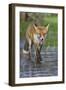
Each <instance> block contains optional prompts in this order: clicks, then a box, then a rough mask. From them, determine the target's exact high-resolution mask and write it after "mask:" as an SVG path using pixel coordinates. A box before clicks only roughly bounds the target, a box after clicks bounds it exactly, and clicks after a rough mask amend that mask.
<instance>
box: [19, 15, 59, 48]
mask: <svg viewBox="0 0 66 90" xmlns="http://www.w3.org/2000/svg"><path fill="white" fill-rule="evenodd" d="M30 23H31V21H20V37H21V38H24V37H25V32H26V29H27V27H28V25H29V24H30ZM47 24H49V31H48V35H47V38H46V40H45V44H44V46H45V47H48V46H53V47H57V45H58V17H57V15H52V16H51V15H50V16H48V15H45V17H44V18H43V20H42V22H41V25H44V26H45V25H47Z"/></svg>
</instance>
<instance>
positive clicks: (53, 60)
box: [20, 40, 58, 78]
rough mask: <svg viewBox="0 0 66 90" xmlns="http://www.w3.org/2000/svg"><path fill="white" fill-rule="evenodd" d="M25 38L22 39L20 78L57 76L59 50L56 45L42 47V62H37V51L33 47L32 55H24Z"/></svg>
mask: <svg viewBox="0 0 66 90" xmlns="http://www.w3.org/2000/svg"><path fill="white" fill-rule="evenodd" d="M23 47H24V40H21V41H20V78H24V77H44V76H57V74H58V60H57V58H58V56H57V54H58V51H57V48H55V47H48V48H42V50H41V57H42V60H41V64H36V63H35V52H34V50H33V49H32V57H31V59H30V57H29V55H24V54H23V53H22V49H23Z"/></svg>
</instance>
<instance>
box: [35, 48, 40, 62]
mask: <svg viewBox="0 0 66 90" xmlns="http://www.w3.org/2000/svg"><path fill="white" fill-rule="evenodd" d="M40 52H41V47H40V48H39V49H38V48H37V49H36V63H40V61H41V54H40Z"/></svg>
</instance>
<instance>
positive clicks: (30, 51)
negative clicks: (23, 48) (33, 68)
mask: <svg viewBox="0 0 66 90" xmlns="http://www.w3.org/2000/svg"><path fill="white" fill-rule="evenodd" d="M31 44H32V43H31V40H29V56H30V58H31Z"/></svg>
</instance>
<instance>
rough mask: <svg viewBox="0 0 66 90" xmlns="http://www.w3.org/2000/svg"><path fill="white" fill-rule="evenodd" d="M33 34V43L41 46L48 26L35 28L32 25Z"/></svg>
mask: <svg viewBox="0 0 66 90" xmlns="http://www.w3.org/2000/svg"><path fill="white" fill-rule="evenodd" d="M33 27H34V30H35V33H34V40H35V42H37V43H39V44H43V41H44V39H45V37H46V35H47V33H48V28H49V24H48V25H47V26H46V27H44V26H36V25H33Z"/></svg>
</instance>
